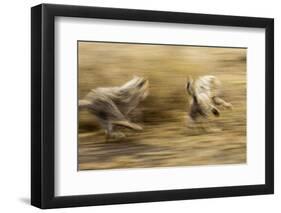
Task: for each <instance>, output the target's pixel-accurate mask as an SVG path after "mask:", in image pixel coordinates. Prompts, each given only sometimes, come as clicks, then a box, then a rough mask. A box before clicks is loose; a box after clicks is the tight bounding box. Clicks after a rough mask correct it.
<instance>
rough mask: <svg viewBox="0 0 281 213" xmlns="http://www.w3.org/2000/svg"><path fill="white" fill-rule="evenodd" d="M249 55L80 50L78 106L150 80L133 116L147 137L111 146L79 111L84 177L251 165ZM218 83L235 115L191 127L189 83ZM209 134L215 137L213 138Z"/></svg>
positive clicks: (162, 48)
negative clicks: (208, 79)
mask: <svg viewBox="0 0 281 213" xmlns="http://www.w3.org/2000/svg"><path fill="white" fill-rule="evenodd" d="M246 55H247V49H245V48H218V47H200V46H176V45H148V44H129V43H103V42H82V41H80V42H78V69H79V70H78V72H79V82H78V83H79V84H78V90H79V91H78V95H79V99H83V97H84V96H85V95H86V94H87V93H88V92H89V91H90V90H91V89H94V88H97V87H112V86H120V85H122V84H124V83H125V82H127V81H129V80H130V79H131V78H132V77H133V76H134V75H137V76H142V77H145V78H147V79H148V80H149V84H150V87H149V88H150V89H149V91H150V92H149V96H148V97H147V98H146V100H145V101H143V102H142V103H141V104H140V105H139V106H138V107H137V109H136V110H135V111H134V112H133V113H132V120H134V122H136V123H138V124H140V125H142V126H143V127H144V130H143V131H141V132H135V131H132V130H127V129H121V131H122V132H124V133H125V134H126V136H127V137H126V138H123V139H117V140H106V137H105V134H104V131H103V130H102V129H101V128H100V127H99V125H98V123H97V121H96V119H95V117H94V115H92V114H90V113H89V112H87V111H79V132H78V133H79V137H78V139H79V140H78V170H91V169H113V168H148V167H170V166H191V165H216V164H240V163H246V80H247V79H246ZM201 75H214V76H216V77H217V78H218V79H220V80H221V82H222V90H223V98H224V99H225V100H226V101H228V102H231V103H232V105H233V110H232V111H231V110H222V113H221V116H220V117H218V118H215V117H213V116H210V117H209V118H208V120H207V121H202V123H200V122H199V124H198V125H197V126H195V127H193V128H188V127H187V117H186V116H187V111H188V109H189V105H188V103H189V98H188V95H187V93H186V90H185V84H186V79H187V77H188V76H192V77H193V78H196V77H198V76H201ZM209 127H212V128H215V129H217V130H216V131H209Z"/></svg>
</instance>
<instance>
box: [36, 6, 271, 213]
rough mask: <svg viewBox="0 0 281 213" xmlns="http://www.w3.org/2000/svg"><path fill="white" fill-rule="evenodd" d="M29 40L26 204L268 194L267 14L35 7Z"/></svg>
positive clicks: (50, 205)
mask: <svg viewBox="0 0 281 213" xmlns="http://www.w3.org/2000/svg"><path fill="white" fill-rule="evenodd" d="M31 41H32V42H31V129H32V131H31V204H32V205H34V206H36V207H39V208H42V209H47V208H62V207H78V206H90V205H108V204H123V203H141V202H156V201H157V202H160V201H172V200H186V199H202V198H218V197H230V196H249V195H261V194H273V193H274V19H272V18H261V17H246V16H228V15H215V14H196V13H182V12H180V13H178V12H173V11H152V10H135V9H122V8H118V9H117V8H105V7H87V6H74V5H57V4H40V5H37V6H34V7H32V9H31ZM206 177H208V178H206ZM237 177H239V178H237ZM112 180H114V181H112Z"/></svg>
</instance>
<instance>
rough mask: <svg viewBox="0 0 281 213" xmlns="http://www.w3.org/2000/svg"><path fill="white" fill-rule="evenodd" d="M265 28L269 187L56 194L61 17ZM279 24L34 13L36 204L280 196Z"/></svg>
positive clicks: (98, 11)
mask: <svg viewBox="0 0 281 213" xmlns="http://www.w3.org/2000/svg"><path fill="white" fill-rule="evenodd" d="M58 16H64V17H80V18H100V19H115V20H131V21H145V22H162V23H182V24H200V25H217V26H237V27H251V28H264V29H265V32H266V41H265V43H266V48H265V51H266V52H265V61H266V64H265V73H266V74H265V75H266V78H265V85H266V88H265V89H266V110H265V111H266V112H265V113H266V128H265V131H266V135H265V184H261V185H246V186H225V187H214V188H198V189H176V190H163V191H145V192H129V193H112V194H92V195H78V196H76V195H73V196H59V197H56V196H55V195H54V189H55V181H54V178H55V170H54V166H55V165H54V163H55V161H54V157H55V156H54V150H55V146H54V141H55V125H54V124H55V123H54V122H55V107H54V106H55V85H54V82H55V81H54V80H55V75H54V72H55V71H54V65H55V64H54V60H55V54H54V50H55V46H54V45H55V44H54V21H55V17H58ZM273 148H274V20H273V19H271V18H256V17H241V16H225V15H208V14H194V13H178V12H164V11H148V10H131V9H115V8H102V7H86V6H67V5H53V4H41V5H38V6H35V7H32V8H31V204H32V205H34V206H37V207H39V208H42V209H46V208H60V207H76V206H91V205H106V204H122V203H139V202H154V201H169V200H183V199H197V198H217V197H228V196H245V195H260V194H272V193H274V151H273Z"/></svg>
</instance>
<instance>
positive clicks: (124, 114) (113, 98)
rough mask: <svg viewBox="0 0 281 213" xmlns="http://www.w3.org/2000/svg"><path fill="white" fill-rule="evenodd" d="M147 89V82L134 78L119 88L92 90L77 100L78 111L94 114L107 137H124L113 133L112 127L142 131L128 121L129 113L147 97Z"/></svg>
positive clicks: (121, 134) (139, 127)
mask: <svg viewBox="0 0 281 213" xmlns="http://www.w3.org/2000/svg"><path fill="white" fill-rule="evenodd" d="M148 87H149V83H148V80H146V79H144V78H141V77H137V76H136V77H134V78H133V79H132V80H130V81H128V82H127V83H125V84H124V85H122V86H120V87H107V88H96V89H92V90H91V91H90V92H89V93H88V94H87V95H86V97H85V98H84V99H83V100H79V109H87V110H89V111H90V112H91V113H92V114H94V115H95V116H96V118H97V119H98V121H99V124H100V125H101V126H102V127H103V128H104V130H105V133H106V135H107V136H108V137H113V138H116V137H117V138H120V137H124V136H125V135H124V134H123V133H122V132H116V131H114V127H115V126H123V127H127V128H130V129H133V130H142V127H141V126H139V125H137V124H135V123H132V122H131V121H130V120H129V113H130V112H132V111H133V110H134V109H135V108H136V107H137V105H138V104H139V102H140V101H142V100H144V99H145V98H146V97H147V95H148Z"/></svg>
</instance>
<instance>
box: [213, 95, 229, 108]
mask: <svg viewBox="0 0 281 213" xmlns="http://www.w3.org/2000/svg"><path fill="white" fill-rule="evenodd" d="M213 101H214V103H215V104H216V105H219V106H223V107H225V108H227V109H232V104H231V103H229V102H226V101H224V100H223V99H222V98H220V97H218V96H215V97H213Z"/></svg>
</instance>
